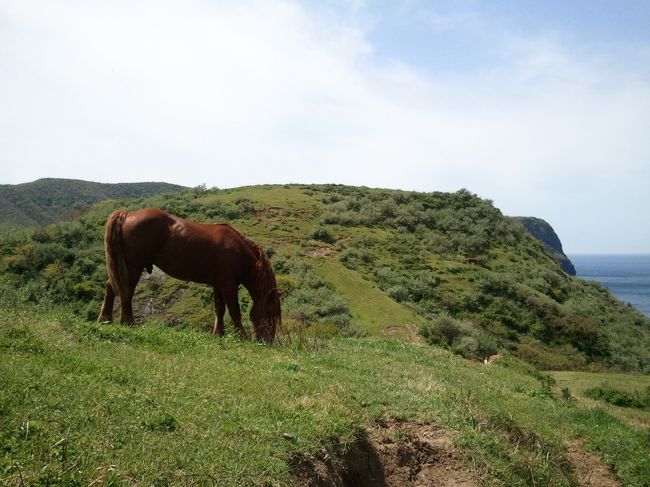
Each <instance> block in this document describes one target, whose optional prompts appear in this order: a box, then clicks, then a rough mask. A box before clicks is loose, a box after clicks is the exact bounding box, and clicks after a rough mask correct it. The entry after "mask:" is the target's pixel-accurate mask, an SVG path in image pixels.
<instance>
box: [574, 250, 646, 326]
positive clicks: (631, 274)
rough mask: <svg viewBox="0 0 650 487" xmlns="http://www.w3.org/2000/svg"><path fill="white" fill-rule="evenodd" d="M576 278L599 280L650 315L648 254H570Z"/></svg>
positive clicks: (616, 294)
mask: <svg viewBox="0 0 650 487" xmlns="http://www.w3.org/2000/svg"><path fill="white" fill-rule="evenodd" d="M569 259H571V262H573V265H574V266H575V268H576V273H577V275H578V277H581V278H583V279H588V280H591V281H598V282H600V283H601V284H603V285H604V286H606V287H607V288H608V289H609V290H610V291H611V292H612V294H613V295H614V296H616V297H617V298H618V299H620V300H621V301H623V302H625V303H630V304H631V305H632V306H634V307H635V308H636V309H638V310H639V311H641V313H643V314H644V315H646V316H650V255H649V254H645V255H571V256H569Z"/></svg>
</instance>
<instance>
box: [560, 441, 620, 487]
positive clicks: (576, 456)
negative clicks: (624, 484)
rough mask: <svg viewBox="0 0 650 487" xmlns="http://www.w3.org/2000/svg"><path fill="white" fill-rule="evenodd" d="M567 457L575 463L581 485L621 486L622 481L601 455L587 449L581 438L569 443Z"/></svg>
mask: <svg viewBox="0 0 650 487" xmlns="http://www.w3.org/2000/svg"><path fill="white" fill-rule="evenodd" d="M567 458H568V459H569V461H570V462H571V465H573V469H574V471H575V474H576V478H577V480H578V485H579V486H580V487H620V485H621V483H620V482H619V480H618V479H617V478H616V476H615V475H614V474H613V473H612V472H611V471H610V470H609V469H608V468H607V467H606V466H605V465H603V462H602V460H601V459H600V457H599V456H598V455H596V454H595V453H591V452H588V451H586V450H585V449H584V446H583V445H582V442H580V441H579V440H573V441H571V442H570V443H568V444H567Z"/></svg>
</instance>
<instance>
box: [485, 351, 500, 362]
mask: <svg viewBox="0 0 650 487" xmlns="http://www.w3.org/2000/svg"><path fill="white" fill-rule="evenodd" d="M502 358H503V355H501V354H498V353H497V354H496V355H490V356H489V357H485V360H483V363H484V364H486V365H487V364H491V363H492V362H494V361H495V360H501V359H502Z"/></svg>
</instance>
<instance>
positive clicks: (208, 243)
mask: <svg viewBox="0 0 650 487" xmlns="http://www.w3.org/2000/svg"><path fill="white" fill-rule="evenodd" d="M104 250H105V254H106V267H107V268H108V280H107V281H106V283H105V294H104V303H103V304H102V310H101V313H100V315H99V318H98V321H101V322H103V321H112V318H113V303H114V301H115V296H116V295H117V296H119V297H120V304H121V308H122V309H121V315H120V321H121V322H122V323H125V324H133V308H132V305H131V302H132V300H133V293H134V291H135V287H136V285H137V284H138V281H139V279H140V274H142V270H143V269H147V271H149V272H151V269H152V266H154V265H155V266H157V267H159V268H160V269H162V270H163V271H164V272H165V273H167V274H169V275H170V276H172V277H175V278H177V279H181V280H184V281H193V282H198V283H202V284H207V285H209V286H212V289H213V293H214V307H215V314H216V319H215V324H214V329H213V333H214V334H215V335H223V334H224V320H223V318H224V314H225V312H226V306H227V307H228V312H229V313H230V317H231V318H232V321H233V323H234V325H235V329H236V330H237V332H238V333H239V335H240V336H242V337H245V336H246V331H245V330H244V327H243V326H242V321H241V311H240V308H239V300H238V289H239V285H240V284H241V285H243V286H244V287H245V288H246V289H247V290H248V292H249V294H250V295H251V298H252V300H253V308H252V309H251V312H250V318H251V321H252V322H253V327H254V328H255V336H256V338H257V340H259V341H264V342H267V343H271V342H273V338H274V337H275V330H276V328H277V327H278V326H280V325H281V310H280V291H279V290H278V287H277V284H276V281H275V274H274V273H273V268H272V266H271V262H270V261H269V259H268V258H267V257H266V254H265V253H264V251H263V250H262V249H261V248H260V247H259V246H257V245H256V244H255V243H253V242H252V241H251V240H249V239H248V238H246V237H244V236H243V235H242V234H241V233H239V232H238V231H237V230H235V229H234V228H233V227H231V226H230V225H228V224H226V223H212V224H203V223H195V222H191V221H187V220H184V219H182V218H180V217H177V216H174V215H170V214H169V213H166V212H164V211H162V210H159V209H156V208H146V209H144V210H139V211H134V212H126V211H119V210H118V211H114V212H113V213H112V214H111V216H110V217H109V218H108V221H107V222H106V232H105V235H104Z"/></svg>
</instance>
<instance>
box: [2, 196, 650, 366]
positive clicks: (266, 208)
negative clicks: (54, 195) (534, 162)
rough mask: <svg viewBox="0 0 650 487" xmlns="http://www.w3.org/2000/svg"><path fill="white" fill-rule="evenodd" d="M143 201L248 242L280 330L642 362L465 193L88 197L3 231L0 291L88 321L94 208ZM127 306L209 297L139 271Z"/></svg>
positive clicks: (193, 314) (168, 313)
mask: <svg viewBox="0 0 650 487" xmlns="http://www.w3.org/2000/svg"><path fill="white" fill-rule="evenodd" d="M145 206H155V207H160V208H163V209H165V210H167V211H169V212H171V213H174V214H177V215H179V216H182V217H185V218H190V219H194V220H200V221H224V220H225V221H229V222H231V223H232V224H233V225H235V226H236V227H237V228H238V229H240V230H241V231H243V232H244V233H245V234H247V235H249V236H250V237H251V238H253V239H254V240H256V241H258V242H259V243H261V244H262V245H263V246H264V247H265V248H266V249H267V251H268V254H269V255H270V256H271V259H272V261H273V262H274V265H275V268H276V271H277V273H278V278H279V282H280V285H281V287H283V289H285V291H286V293H285V296H286V298H285V302H284V316H285V325H286V328H287V330H289V331H292V330H305V331H307V332H308V333H309V334H312V335H325V336H336V335H342V336H359V335H364V334H371V335H382V334H387V333H391V334H395V333H394V330H396V329H402V330H409V329H411V328H409V327H415V326H417V327H420V329H421V333H422V335H423V337H424V338H425V339H426V340H427V341H428V342H429V343H434V344H437V345H442V346H445V347H447V348H449V349H451V350H454V351H455V352H457V353H459V354H462V355H463V356H465V357H467V358H478V359H482V358H483V356H484V354H486V353H487V352H493V351H497V352H500V353H505V354H512V355H514V356H517V357H519V358H522V359H523V360H525V361H527V362H529V363H531V364H533V365H535V366H536V367H539V368H541V369H545V370H563V369H578V370H600V369H610V370H623V371H648V370H650V320H648V319H647V318H646V317H644V316H643V315H641V314H640V313H639V312H637V311H636V310H634V309H632V308H630V307H628V306H626V305H624V304H622V303H620V302H619V301H617V300H616V299H614V298H613V297H612V296H611V295H610V294H609V293H608V291H607V290H606V289H604V288H603V287H601V286H599V285H598V284H595V283H592V282H585V281H582V280H580V279H576V278H573V277H571V276H568V275H567V274H565V273H564V272H562V270H561V269H560V267H559V265H558V264H557V262H556V261H555V260H554V259H553V257H552V256H551V255H550V254H549V253H548V250H547V248H546V247H545V246H544V245H543V244H542V243H541V242H539V241H538V240H536V239H534V238H533V237H531V236H530V234H529V233H528V232H527V231H525V230H524V228H523V227H522V226H521V225H520V224H519V223H517V222H516V221H514V220H512V219H509V218H506V217H504V216H503V215H501V213H500V212H499V210H498V209H496V208H494V206H492V204H491V202H490V201H487V200H482V199H480V198H478V197H477V196H475V195H473V194H471V193H470V192H468V191H466V190H461V191H458V192H456V193H409V192H402V191H392V190H377V189H367V188H352V187H346V186H338V185H323V186H299V185H287V186H255V187H245V188H237V189H228V190H216V189H213V190H207V189H205V188H203V187H199V188H195V189H193V190H188V191H185V192H181V193H168V194H161V195H157V196H154V197H151V198H148V199H145V200H126V201H122V202H115V201H112V202H103V203H99V204H97V205H95V207H94V208H93V209H92V210H90V211H88V212H86V213H85V214H84V215H83V216H82V217H81V218H79V219H77V220H75V221H72V222H66V223H60V224H56V225H51V226H48V227H43V228H40V229H36V230H29V231H20V232H18V231H16V232H7V233H5V235H4V236H3V238H2V239H1V240H0V272H1V273H2V276H1V277H0V283H1V284H2V285H1V286H0V287H8V288H11V289H14V288H18V289H19V293H18V296H19V297H18V298H17V299H18V300H19V301H21V302H39V303H51V304H62V303H67V304H69V305H71V306H72V307H73V309H74V311H75V313H76V314H78V315H79V316H81V317H84V318H87V319H94V318H95V316H96V314H97V313H98V309H99V305H100V300H101V293H102V290H103V286H102V282H103V280H104V279H105V275H106V274H105V268H104V264H103V249H102V234H103V224H104V222H105V220H106V217H107V216H108V214H109V213H110V211H111V210H113V209H115V208H116V207H123V208H126V209H136V208H141V207H145ZM468 256H471V257H473V258H474V259H475V260H476V262H477V264H478V265H473V264H469V263H466V262H465V260H466V258H467V257H468ZM244 294H245V293H242V298H243V307H244V312H246V311H247V307H248V306H250V303H249V302H248V301H247V299H246V298H247V297H246V296H244ZM135 301H136V306H137V308H136V315H138V316H139V317H140V319H141V320H143V319H145V318H156V319H161V320H165V321H166V322H167V323H170V324H173V325H175V326H179V327H192V328H196V329H202V330H210V329H211V323H212V318H211V315H212V300H211V295H210V293H209V292H208V291H206V290H205V289H204V288H202V287H201V286H196V285H192V284H186V283H180V282H178V281H175V280H173V279H166V278H164V276H156V275H154V277H153V278H150V279H146V280H143V285H142V286H139V288H138V294H137V295H136V299H135ZM445 321H446V322H448V323H452V324H453V326H452V328H455V329H457V330H458V333H456V332H454V333H455V334H454V336H453V337H441V335H440V330H439V329H438V328H439V325H440V323H442V322H445ZM398 334H399V333H398ZM402 335H403V336H411V335H409V333H408V332H407V331H405V332H404V333H402ZM411 338H412V336H411Z"/></svg>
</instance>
